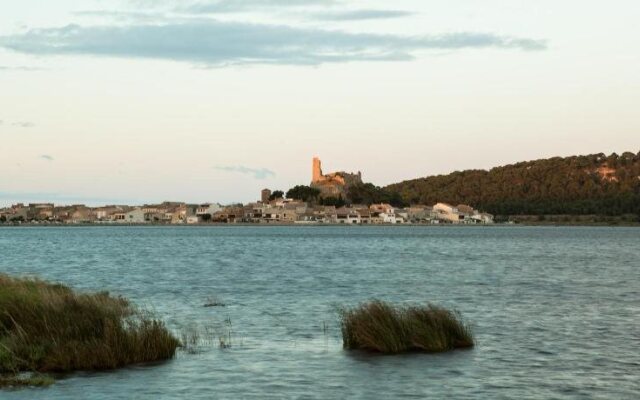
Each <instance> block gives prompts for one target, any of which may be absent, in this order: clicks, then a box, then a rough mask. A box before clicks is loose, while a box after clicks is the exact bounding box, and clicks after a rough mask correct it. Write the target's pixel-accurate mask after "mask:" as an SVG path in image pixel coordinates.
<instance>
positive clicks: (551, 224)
mask: <svg viewBox="0 0 640 400" xmlns="http://www.w3.org/2000/svg"><path fill="white" fill-rule="evenodd" d="M249 226H251V227H261V228H262V227H264V228H268V227H323V226H324V227H328V226H331V227H340V226H342V227H349V228H357V227H377V228H389V227H393V228H401V227H425V228H427V227H429V228H454V227H463V228H488V227H496V228H502V227H612V228H615V227H640V222H624V223H622V222H621V223H604V222H590V223H587V222H584V223H579V222H565V223H559V222H522V223H494V224H411V223H406V224H328V223H320V224H296V223H262V224H258V223H246V222H239V223H198V224H158V223H134V224H125V223H104V224H100V223H87V224H47V223H44V224H43V223H39V224H32V223H22V224H0V228H37V227H42V228H62V227H69V228H74V227H77V228H87V227H100V228H117V227H149V228H151V227H153V228H158V227H166V228H169V227H175V228H188V227H192V228H206V227H211V228H214V227H215V228H221V227H249Z"/></svg>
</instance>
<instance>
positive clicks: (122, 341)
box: [0, 274, 180, 386]
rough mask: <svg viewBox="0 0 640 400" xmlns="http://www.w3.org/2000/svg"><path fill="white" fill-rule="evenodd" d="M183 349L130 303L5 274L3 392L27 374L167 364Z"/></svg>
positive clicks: (0, 327) (1, 299) (1, 298)
mask: <svg viewBox="0 0 640 400" xmlns="http://www.w3.org/2000/svg"><path fill="white" fill-rule="evenodd" d="M179 345H180V342H179V340H178V339H176V338H175V337H174V336H173V335H172V334H171V333H170V332H169V331H168V330H167V329H166V328H165V326H164V324H163V323H162V322H161V321H159V320H156V319H153V317H152V316H150V315H148V314H146V313H144V312H142V311H141V310H139V309H137V308H135V307H134V306H133V305H131V304H130V303H129V301H128V300H126V299H124V298H121V297H113V296H110V295H109V293H107V292H101V293H95V294H79V293H75V292H73V291H72V290H71V289H70V288H69V287H67V286H64V285H60V284H52V283H47V282H44V281H41V280H38V279H18V278H12V277H9V276H6V275H1V274H0V375H2V376H3V378H2V380H0V386H2V384H3V382H4V384H5V385H7V384H9V383H11V382H13V383H14V384H15V383H18V382H19V379H18V376H17V375H15V374H18V373H20V372H22V371H31V372H39V373H47V372H70V371H76V370H104V369H113V368H119V367H123V366H126V365H129V364H135V363H143V362H151V361H159V360H166V359H169V358H172V357H173V356H174V355H175V352H176V348H177V347H178V346H179ZM8 374H14V376H13V378H12V377H11V376H10V375H8Z"/></svg>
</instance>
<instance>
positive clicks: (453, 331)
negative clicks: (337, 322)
mask: <svg viewBox="0 0 640 400" xmlns="http://www.w3.org/2000/svg"><path fill="white" fill-rule="evenodd" d="M340 317H341V322H342V340H343V345H344V348H346V349H360V350H366V351H371V352H377V353H386V354H396V353H405V352H427V353H435V352H443V351H448V350H453V349H458V348H468V347H473V345H474V339H473V334H472V332H471V328H470V327H469V326H468V325H467V324H465V323H464V322H463V321H462V318H461V316H460V314H459V313H458V312H456V311H450V310H447V309H445V308H442V307H438V306H434V305H431V304H429V305H427V306H407V307H394V306H392V305H390V304H389V303H386V302H384V301H380V300H374V301H371V302H368V303H364V304H361V305H359V306H357V307H354V308H348V309H343V310H341V311H340Z"/></svg>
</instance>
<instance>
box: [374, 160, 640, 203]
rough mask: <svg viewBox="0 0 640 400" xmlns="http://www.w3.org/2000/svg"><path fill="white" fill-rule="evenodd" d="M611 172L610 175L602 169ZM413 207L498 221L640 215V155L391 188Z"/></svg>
mask: <svg viewBox="0 0 640 400" xmlns="http://www.w3.org/2000/svg"><path fill="white" fill-rule="evenodd" d="M603 167H604V168H611V169H613V170H615V171H613V172H612V173H611V174H610V175H608V176H607V175H606V174H604V173H603V171H602V170H601V171H599V168H603ZM386 189H388V190H390V191H395V192H397V193H399V194H400V195H401V197H402V198H403V199H404V200H405V201H406V202H408V203H423V204H434V203H436V202H447V203H452V204H460V203H463V204H472V205H473V206H474V207H476V208H479V209H481V210H485V211H487V212H490V213H492V214H496V215H543V214H549V215H551V214H567V215H584V214H599V215H609V216H613V215H622V214H636V215H639V214H640V155H639V154H633V153H630V152H625V153H623V154H622V155H621V156H618V155H617V154H615V153H614V154H611V155H610V156H605V155H604V154H592V155H587V156H573V157H566V158H560V157H555V158H550V159H545V160H536V161H527V162H521V163H517V164H513V165H506V166H503V167H497V168H493V169H491V170H489V171H485V170H467V171H459V172H454V173H451V174H449V175H438V176H431V177H427V178H421V179H415V180H410V181H404V182H401V183H397V184H394V185H390V186H388V187H386Z"/></svg>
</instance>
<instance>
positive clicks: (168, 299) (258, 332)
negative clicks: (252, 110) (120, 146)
mask: <svg viewBox="0 0 640 400" xmlns="http://www.w3.org/2000/svg"><path fill="white" fill-rule="evenodd" d="M0 272H4V273H8V274H11V275H20V276H24V275H35V276H38V277H41V278H44V279H47V280H54V281H60V282H63V283H65V284H68V285H71V286H73V287H74V288H77V289H81V290H91V291H100V290H109V291H110V292H111V293H114V294H120V295H123V296H126V297H128V298H129V299H131V300H132V301H134V302H135V303H136V304H138V305H140V306H143V307H146V308H148V309H150V310H153V311H154V312H155V313H156V314H157V315H158V316H159V317H160V318H162V319H163V320H164V321H165V322H166V323H167V325H168V326H169V327H170V328H171V329H174V330H176V332H178V331H185V330H186V331H193V330H197V331H198V332H200V337H201V343H200V345H199V346H198V347H197V348H196V349H194V350H195V351H192V352H189V353H187V352H180V353H179V354H178V356H177V357H176V358H175V359H174V360H171V361H168V362H165V363H161V364H158V365H141V366H135V367H132V368H126V369H123V370H118V371H114V372H101V373H79V374H72V375H68V376H65V377H63V379H61V380H59V381H57V382H56V384H54V385H53V386H52V387H50V388H47V389H23V390H16V391H1V392H0V398H2V399H33V398H47V399H57V398H92V399H120V398H121V399H131V398H139V399H160V398H167V399H169V398H189V399H195V398H220V399H243V398H249V399H251V398H255V399H269V398H274V399H280V398H291V399H298V398H299V399H338V398H360V399H392V398H426V397H429V398H486V399H497V398H536V399H540V398H602V399H612V398H638V397H639V396H640V228H617V227H616V228H609V227H519V226H495V227H431V226H424V227H421V226H404V227H400V226H398V227H390V226H389V227H384V226H376V227H360V226H358V227H347V226H344V227H340V226H309V227H295V226H278V227H273V226H255V227H253V226H225V227H217V226H215V227H20V228H0ZM373 298H378V299H384V300H388V301H392V302H395V303H406V304H418V303H427V302H431V303H435V304H439V305H443V306H446V307H452V308H455V309H457V310H459V311H460V312H461V313H462V315H463V317H464V318H465V319H466V320H467V321H468V322H470V324H471V325H472V327H473V330H474V333H475V336H476V339H477V346H476V347H475V348H473V349H471V350H459V351H454V352H450V353H443V354H437V355H427V354H412V355H400V356H376V355H371V354H366V353H361V352H354V351H345V350H343V349H342V341H341V335H340V326H339V322H338V319H337V309H338V308H339V307H341V306H349V305H355V304H358V303H359V302H362V301H365V300H369V299H373ZM210 301H219V302H223V303H224V304H225V305H226V306H225V307H204V304H206V303H208V302H210ZM221 336H222V337H224V340H225V343H227V344H230V345H231V346H230V347H228V348H220V346H219V338H220V337H221Z"/></svg>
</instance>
